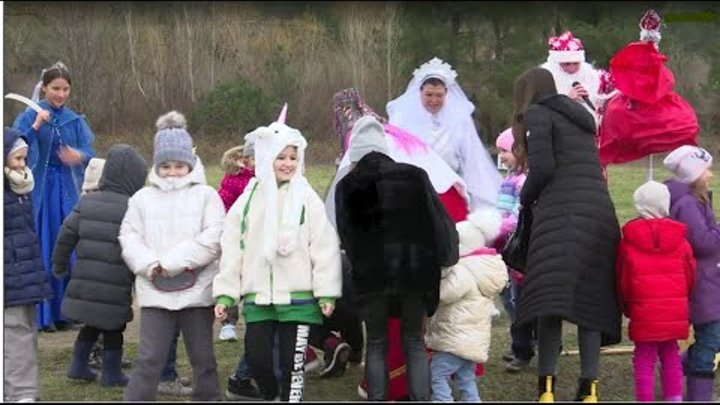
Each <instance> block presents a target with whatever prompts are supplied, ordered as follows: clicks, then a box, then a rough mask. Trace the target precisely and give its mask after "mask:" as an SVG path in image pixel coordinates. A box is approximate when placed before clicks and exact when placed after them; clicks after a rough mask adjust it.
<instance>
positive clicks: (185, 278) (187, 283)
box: [151, 269, 197, 292]
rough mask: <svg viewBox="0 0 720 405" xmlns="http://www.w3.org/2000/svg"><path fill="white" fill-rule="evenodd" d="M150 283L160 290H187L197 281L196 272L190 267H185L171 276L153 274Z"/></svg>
mask: <svg viewBox="0 0 720 405" xmlns="http://www.w3.org/2000/svg"><path fill="white" fill-rule="evenodd" d="M151 281H152V283H153V285H154V286H155V288H157V289H158V290H160V291H165V292H173V291H182V290H187V289H188V288H190V287H192V286H194V285H195V281H197V273H195V271H194V270H192V269H185V270H183V271H182V272H181V273H180V274H178V275H176V276H173V277H163V276H155V277H153V278H152V280H151Z"/></svg>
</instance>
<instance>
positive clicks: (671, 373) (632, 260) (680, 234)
mask: <svg viewBox="0 0 720 405" xmlns="http://www.w3.org/2000/svg"><path fill="white" fill-rule="evenodd" d="M633 199H634V202H635V208H636V209H637V211H638V214H639V215H640V217H639V218H636V219H633V220H631V221H629V222H628V223H627V224H625V226H624V227H623V229H622V233H623V239H622V242H621V243H620V247H619V253H618V262H617V263H618V264H617V272H618V273H617V274H618V275H617V282H618V293H619V294H618V295H619V297H620V300H621V302H622V309H623V313H624V314H625V316H627V317H628V318H629V319H630V324H629V335H630V339H631V340H632V341H633V342H635V354H634V358H633V365H634V368H635V399H636V400H637V401H639V402H646V401H654V392H655V389H654V386H655V363H656V361H657V358H658V356H659V357H660V363H661V364H662V368H661V369H660V378H661V381H662V389H663V397H664V400H665V401H670V402H680V401H682V378H683V373H682V365H681V361H680V352H679V348H678V344H677V341H678V340H679V339H686V338H687V336H688V330H689V327H690V309H689V296H690V291H691V289H692V286H693V283H694V281H695V259H694V258H693V251H692V248H691V247H690V244H689V242H688V241H687V239H686V234H687V227H686V226H685V225H684V224H682V223H680V222H677V221H675V220H672V219H670V218H668V216H669V210H670V208H669V207H670V192H669V190H668V188H667V187H666V186H665V185H664V184H661V183H658V182H655V181H650V182H647V183H645V184H643V185H642V186H640V187H639V188H638V189H637V190H636V191H635V194H634V195H633Z"/></svg>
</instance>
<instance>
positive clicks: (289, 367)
mask: <svg viewBox="0 0 720 405" xmlns="http://www.w3.org/2000/svg"><path fill="white" fill-rule="evenodd" d="M252 135H257V140H256V142H255V161H256V166H255V178H253V179H252V180H250V183H248V185H247V186H246V187H245V191H244V192H243V194H242V195H240V197H239V198H238V200H237V201H236V202H235V204H233V206H232V207H231V208H230V211H228V214H227V220H226V221H225V227H224V229H223V235H222V241H221V245H222V257H221V259H220V273H219V274H218V275H217V276H216V277H215V281H214V283H213V296H214V297H215V299H216V300H217V305H216V306H215V316H216V317H217V318H218V319H220V320H222V319H224V318H225V317H226V316H227V308H230V307H231V306H233V305H236V304H237V303H238V301H240V300H241V299H242V300H243V309H242V314H243V317H244V318H245V324H246V328H247V329H246V334H245V341H246V342H247V345H246V346H245V350H246V353H247V356H248V360H249V363H250V368H251V369H252V372H253V377H254V379H255V381H256V382H257V383H258V385H259V389H260V393H261V395H262V397H263V399H266V400H271V399H274V398H276V397H277V396H278V385H279V386H280V387H279V396H280V399H281V400H283V401H288V400H300V399H302V394H303V387H304V376H303V363H304V356H305V348H306V347H307V339H308V335H309V332H310V327H309V325H310V324H321V323H322V322H323V320H322V316H323V315H325V316H330V315H331V314H332V312H333V310H334V305H335V299H336V298H338V297H340V296H341V292H342V272H341V266H340V242H339V240H338V237H337V234H336V232H335V229H334V228H333V227H332V225H331V224H330V221H329V220H328V217H327V214H326V213H325V206H324V204H323V201H322V200H321V199H320V197H319V196H318V195H317V193H316V192H315V191H314V190H313V189H312V187H311V186H310V184H309V183H308V181H307V179H305V177H304V176H303V169H304V167H303V164H304V155H305V148H306V146H307V142H306V141H305V138H303V136H302V134H301V133H300V131H298V130H297V129H294V128H290V127H288V126H287V125H285V124H283V123H279V122H275V123H272V124H270V125H269V126H268V127H260V128H258V129H256V130H255V131H253V132H252V133H251V134H250V135H248V136H252ZM276 330H277V332H278V336H279V343H280V347H279V349H280V370H281V380H280V381H277V379H276V377H275V374H274V372H273V340H274V339H273V335H274V333H275V331H276Z"/></svg>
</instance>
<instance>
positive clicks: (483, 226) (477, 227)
mask: <svg viewBox="0 0 720 405" xmlns="http://www.w3.org/2000/svg"><path fill="white" fill-rule="evenodd" d="M501 225H502V216H501V215H500V211H498V210H497V209H495V208H481V209H479V210H476V211H474V212H472V213H471V214H470V215H468V217H467V219H466V220H465V221H461V222H458V223H457V224H455V228H456V229H457V231H458V234H459V236H460V254H461V255H464V254H468V253H470V252H472V251H474V250H476V249H480V248H484V247H488V246H489V245H490V244H491V243H493V241H495V238H497V236H498V233H500V226H501Z"/></svg>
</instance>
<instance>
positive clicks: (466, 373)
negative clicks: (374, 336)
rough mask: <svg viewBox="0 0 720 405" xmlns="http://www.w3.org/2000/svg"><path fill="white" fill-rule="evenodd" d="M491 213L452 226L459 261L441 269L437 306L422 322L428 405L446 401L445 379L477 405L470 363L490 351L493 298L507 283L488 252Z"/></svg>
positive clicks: (493, 222)
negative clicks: (429, 384) (427, 350)
mask: <svg viewBox="0 0 720 405" xmlns="http://www.w3.org/2000/svg"><path fill="white" fill-rule="evenodd" d="M501 223H502V218H501V216H500V212H499V211H497V210H496V209H492V208H489V209H483V210H481V211H476V212H474V213H472V214H470V215H469V216H468V219H467V220H466V221H462V222H459V223H457V224H456V228H457V231H458V234H459V236H460V244H459V249H460V261H459V262H458V263H457V264H456V265H454V266H452V267H448V268H445V269H443V270H442V278H441V280H440V305H439V307H438V309H437V311H436V312H435V314H434V315H433V316H432V317H431V318H430V319H429V320H428V327H427V332H426V335H425V338H426V341H427V346H428V348H430V349H432V350H433V354H432V360H431V363H430V370H431V375H432V391H433V401H452V393H451V391H450V386H449V381H450V379H451V376H452V375H455V383H456V384H457V385H458V390H459V391H460V392H461V395H462V401H472V402H479V401H480V396H479V394H478V391H477V384H476V382H475V363H485V362H486V361H487V359H488V352H489V350H490V335H491V327H492V322H491V321H492V314H493V312H494V311H495V310H496V309H495V306H494V305H493V299H494V298H495V297H496V296H498V295H499V294H500V292H501V291H502V290H503V288H505V285H506V284H507V282H508V275H507V270H506V269H505V263H504V262H503V261H502V258H501V257H500V255H499V254H498V253H497V252H496V251H495V250H494V249H491V248H489V246H491V245H492V242H493V241H494V240H495V238H496V237H497V235H498V233H499V232H500V226H501Z"/></svg>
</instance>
